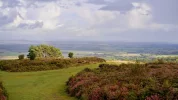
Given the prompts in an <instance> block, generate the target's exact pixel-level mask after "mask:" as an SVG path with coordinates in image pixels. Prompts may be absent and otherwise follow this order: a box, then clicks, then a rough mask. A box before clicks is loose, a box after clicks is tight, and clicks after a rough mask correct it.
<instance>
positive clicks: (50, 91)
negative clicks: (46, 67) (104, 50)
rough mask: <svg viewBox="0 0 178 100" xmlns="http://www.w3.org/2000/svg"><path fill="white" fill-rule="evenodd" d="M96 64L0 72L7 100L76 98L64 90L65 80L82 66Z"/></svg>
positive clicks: (67, 99)
mask: <svg viewBox="0 0 178 100" xmlns="http://www.w3.org/2000/svg"><path fill="white" fill-rule="evenodd" d="M97 66H98V64H92V65H85V66H80V67H70V68H66V69H59V70H52V71H41V72H23V73H22V72H21V73H12V72H2V71H1V72H0V75H1V78H2V81H3V85H4V86H5V88H6V89H7V92H8V93H9V100H76V99H75V98H72V97H69V96H68V95H67V93H66V92H65V89H66V85H65V84H66V81H67V80H68V78H69V77H70V76H72V75H75V74H76V73H78V72H79V71H81V70H83V69H84V68H87V67H88V68H96V67H97Z"/></svg>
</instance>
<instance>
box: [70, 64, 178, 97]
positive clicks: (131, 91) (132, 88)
mask: <svg viewBox="0 0 178 100" xmlns="http://www.w3.org/2000/svg"><path fill="white" fill-rule="evenodd" d="M153 66H158V67H153ZM67 92H68V94H70V95H71V96H75V97H77V98H79V99H81V100H178V64H173V63H172V64H170V63H159V64H158V63H157V64H153V63H148V64H138V63H136V64H121V65H110V64H100V65H99V68H97V69H94V70H91V69H88V68H87V69H85V70H83V71H81V72H79V73H78V74H77V75H76V76H72V77H71V78H70V79H69V80H68V82H67Z"/></svg>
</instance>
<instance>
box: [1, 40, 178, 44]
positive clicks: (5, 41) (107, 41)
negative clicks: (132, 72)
mask: <svg viewBox="0 0 178 100" xmlns="http://www.w3.org/2000/svg"><path fill="white" fill-rule="evenodd" d="M2 41H3V42H4V43H7V42H14V41H19V42H22V41H26V42H101V43H112V42H113V43H143V44H144V43H145V44H177V45H178V43H177V42H151V41H146V42H145V41H121V40H0V42H2ZM0 44H1V43H0ZM22 44H25V43H22Z"/></svg>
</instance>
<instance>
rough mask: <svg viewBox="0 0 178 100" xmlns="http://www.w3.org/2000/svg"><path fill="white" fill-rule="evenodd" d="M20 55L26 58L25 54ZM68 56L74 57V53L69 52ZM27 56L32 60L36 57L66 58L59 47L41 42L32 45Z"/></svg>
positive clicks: (21, 57)
mask: <svg viewBox="0 0 178 100" xmlns="http://www.w3.org/2000/svg"><path fill="white" fill-rule="evenodd" d="M18 57H19V60H22V59H24V58H25V55H24V54H22V55H19V56H18ZM68 57H69V58H73V57H74V53H73V52H69V54H68ZM27 58H29V59H30V60H35V59H36V58H64V57H63V56H62V52H61V51H60V49H59V48H56V47H54V46H51V45H45V44H41V45H36V46H34V45H31V46H30V47H29V50H28V55H27Z"/></svg>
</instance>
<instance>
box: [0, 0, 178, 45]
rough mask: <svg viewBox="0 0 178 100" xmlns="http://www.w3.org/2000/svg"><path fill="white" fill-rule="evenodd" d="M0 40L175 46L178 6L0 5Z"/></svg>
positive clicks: (23, 0)
mask: <svg viewBox="0 0 178 100" xmlns="http://www.w3.org/2000/svg"><path fill="white" fill-rule="evenodd" d="M0 40H32V41H33V40H40V41H53V40H54V41H60V40H66V41H69V40H78V41H129V42H166V43H178V0H0Z"/></svg>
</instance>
